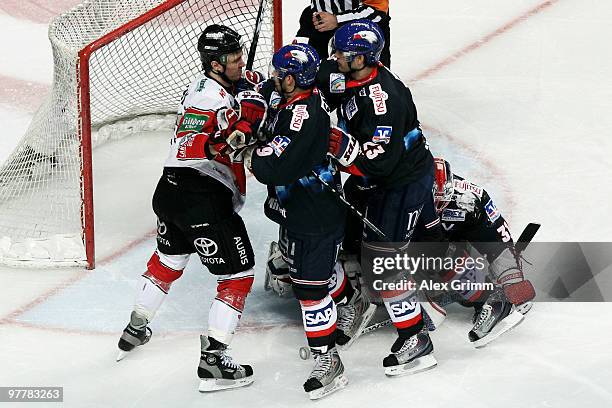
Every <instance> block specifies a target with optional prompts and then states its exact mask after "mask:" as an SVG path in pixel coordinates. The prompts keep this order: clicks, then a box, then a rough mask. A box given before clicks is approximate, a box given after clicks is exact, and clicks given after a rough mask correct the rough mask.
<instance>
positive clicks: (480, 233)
mask: <svg viewBox="0 0 612 408" xmlns="http://www.w3.org/2000/svg"><path fill="white" fill-rule="evenodd" d="M434 166H435V184H434V201H435V204H436V211H437V212H438V214H439V216H440V222H441V223H442V227H443V230H444V234H445V238H446V239H447V240H448V241H450V242H451V243H453V246H455V245H456V248H457V249H456V251H455V255H457V254H459V253H460V251H464V249H463V245H462V244H461V243H465V242H469V245H470V246H471V247H472V248H474V249H475V250H476V251H477V252H478V253H479V254H482V255H484V256H485V257H486V258H487V261H488V262H489V268H488V271H487V270H486V269H485V270H484V271H478V270H477V268H474V269H473V270H470V271H465V272H462V273H457V272H456V271H455V270H449V271H447V272H446V274H445V275H444V276H442V280H443V281H446V282H450V281H452V280H459V281H470V282H473V283H482V282H485V281H486V280H487V281H491V282H492V283H494V284H495V286H496V289H495V290H493V291H486V290H478V289H474V290H466V291H462V292H458V293H457V294H458V295H459V297H460V301H461V303H462V304H463V305H465V306H474V307H475V308H476V312H475V314H474V326H473V328H472V330H471V331H470V332H469V336H468V337H469V340H470V342H472V344H473V345H474V346H475V347H482V346H485V345H486V344H487V343H489V342H491V341H492V340H494V339H495V338H497V337H499V336H500V335H501V334H503V333H505V332H506V331H508V330H510V329H511V328H512V327H514V326H516V325H517V324H519V323H520V322H521V321H522V320H523V318H524V314H526V313H527V312H528V311H529V309H530V308H531V305H532V303H531V301H532V300H533V298H534V297H535V290H534V288H533V285H532V284H531V282H530V281H529V280H527V279H525V269H526V268H527V267H529V264H527V263H525V262H523V260H522V258H521V255H520V254H519V253H518V252H517V251H516V250H515V247H514V243H513V239H512V235H511V234H510V228H509V226H508V223H507V222H506V220H505V219H504V217H503V216H502V214H501V212H500V211H499V210H498V209H497V207H496V205H495V204H494V202H493V200H492V199H491V197H490V196H489V194H488V193H487V191H486V190H485V189H483V188H482V187H480V186H478V185H476V184H473V183H471V182H469V181H468V180H465V179H464V178H462V177H460V176H458V175H456V174H453V172H452V171H451V166H450V164H449V162H448V161H446V160H444V159H442V158H435V159H434ZM486 272H488V274H487V273H486Z"/></svg>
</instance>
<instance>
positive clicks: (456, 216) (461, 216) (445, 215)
mask: <svg viewBox="0 0 612 408" xmlns="http://www.w3.org/2000/svg"><path fill="white" fill-rule="evenodd" d="M466 214H467V213H466V212H465V211H463V210H455V209H452V208H447V209H445V210H444V211H443V212H442V221H451V222H455V221H465V215H466Z"/></svg>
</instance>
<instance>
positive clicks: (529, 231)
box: [514, 222, 540, 252]
mask: <svg viewBox="0 0 612 408" xmlns="http://www.w3.org/2000/svg"><path fill="white" fill-rule="evenodd" d="M539 229H540V224H537V223H535V222H530V223H529V224H527V226H526V227H525V229H524V230H523V232H521V235H520V236H519V237H518V240H517V241H516V245H515V246H514V248H515V249H516V250H517V251H518V252H523V251H524V250H525V248H527V245H529V243H530V242H531V240H532V239H533V237H534V236H535V234H536V233H537V232H538V230H539Z"/></svg>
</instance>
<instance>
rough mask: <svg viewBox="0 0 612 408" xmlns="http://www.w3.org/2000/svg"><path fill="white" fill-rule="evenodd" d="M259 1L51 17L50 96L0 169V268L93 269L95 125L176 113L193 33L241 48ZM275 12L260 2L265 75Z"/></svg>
mask: <svg viewBox="0 0 612 408" xmlns="http://www.w3.org/2000/svg"><path fill="white" fill-rule="evenodd" d="M259 4H260V1H259V0H221V1H219V0H89V1H85V2H84V3H83V4H81V5H79V6H77V7H75V8H74V9H72V10H70V11H69V12H67V13H65V14H63V15H61V16H58V17H57V18H56V19H54V20H53V22H52V23H51V24H50V26H49V39H50V42H51V44H52V49H53V57H54V78H53V83H52V89H51V93H50V95H49V97H48V98H47V100H46V101H45V102H44V103H43V105H42V106H41V108H40V109H39V111H38V112H37V113H36V114H35V116H34V118H33V120H32V123H31V124H30V127H29V128H28V131H27V132H26V134H25V136H24V137H23V139H22V140H21V142H20V143H19V144H18V145H17V147H16V149H15V151H14V152H13V153H12V154H11V155H10V156H9V158H8V160H7V161H6V162H5V163H4V164H2V165H0V264H10V265H32V266H43V267H46V266H54V265H56V266H63V265H84V266H87V267H88V268H93V267H94V265H95V244H94V242H95V240H94V211H95V209H94V205H93V190H94V184H93V171H92V149H93V146H94V145H96V143H97V142H96V140H95V137H94V134H95V133H96V132H95V131H96V129H98V128H99V127H100V126H103V125H107V124H111V123H114V122H117V121H120V120H125V119H130V118H135V117H139V116H142V115H151V114H168V113H174V112H176V110H177V107H178V104H179V101H180V97H181V93H182V91H183V90H184V88H185V87H186V86H187V85H188V84H189V82H190V81H191V80H192V78H193V77H194V76H195V75H196V74H197V73H198V72H199V71H200V69H201V64H200V59H199V55H198V53H197V49H196V44H197V40H198V37H199V35H200V33H201V32H202V30H203V29H204V28H205V27H206V26H207V25H210V24H213V23H216V24H225V25H228V26H230V27H232V28H233V29H235V30H236V31H238V32H239V33H240V34H241V35H242V38H243V40H244V41H245V45H246V47H247V49H248V47H249V45H250V42H251V39H252V37H253V30H254V29H255V23H256V18H257V13H258V9H259ZM281 7H282V4H281V0H264V10H263V20H262V28H261V33H260V37H259V41H258V46H257V53H256V56H255V61H254V66H253V68H254V69H259V70H264V69H267V67H268V63H269V60H270V58H271V55H272V52H273V50H275V49H278V48H279V47H280V46H281V45H282V44H281V43H282V9H281ZM245 58H246V56H245ZM98 143H99V142H98Z"/></svg>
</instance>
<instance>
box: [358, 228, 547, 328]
mask: <svg viewBox="0 0 612 408" xmlns="http://www.w3.org/2000/svg"><path fill="white" fill-rule="evenodd" d="M540 226H541V225H540V224H538V223H535V222H530V223H529V224H527V226H526V227H525V228H524V229H523V232H522V233H521V235H520V236H519V237H518V240H517V241H516V245H515V246H514V247H515V248H516V250H517V251H518V252H523V251H524V250H525V249H526V248H527V246H528V245H529V243H530V242H531V240H532V239H533V237H534V236H535V234H536V233H537V232H538V230H539V229H540ZM421 303H423V302H421ZM430 319H431V317H430ZM390 324H391V319H386V320H382V321H380V322H377V323H374V324H371V325H369V326H367V327H366V328H365V329H363V331H362V332H361V335H362V336H363V335H364V334H366V333H370V332H373V331H375V330H378V329H380V328H382V327H386V326H389V325H390Z"/></svg>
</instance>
